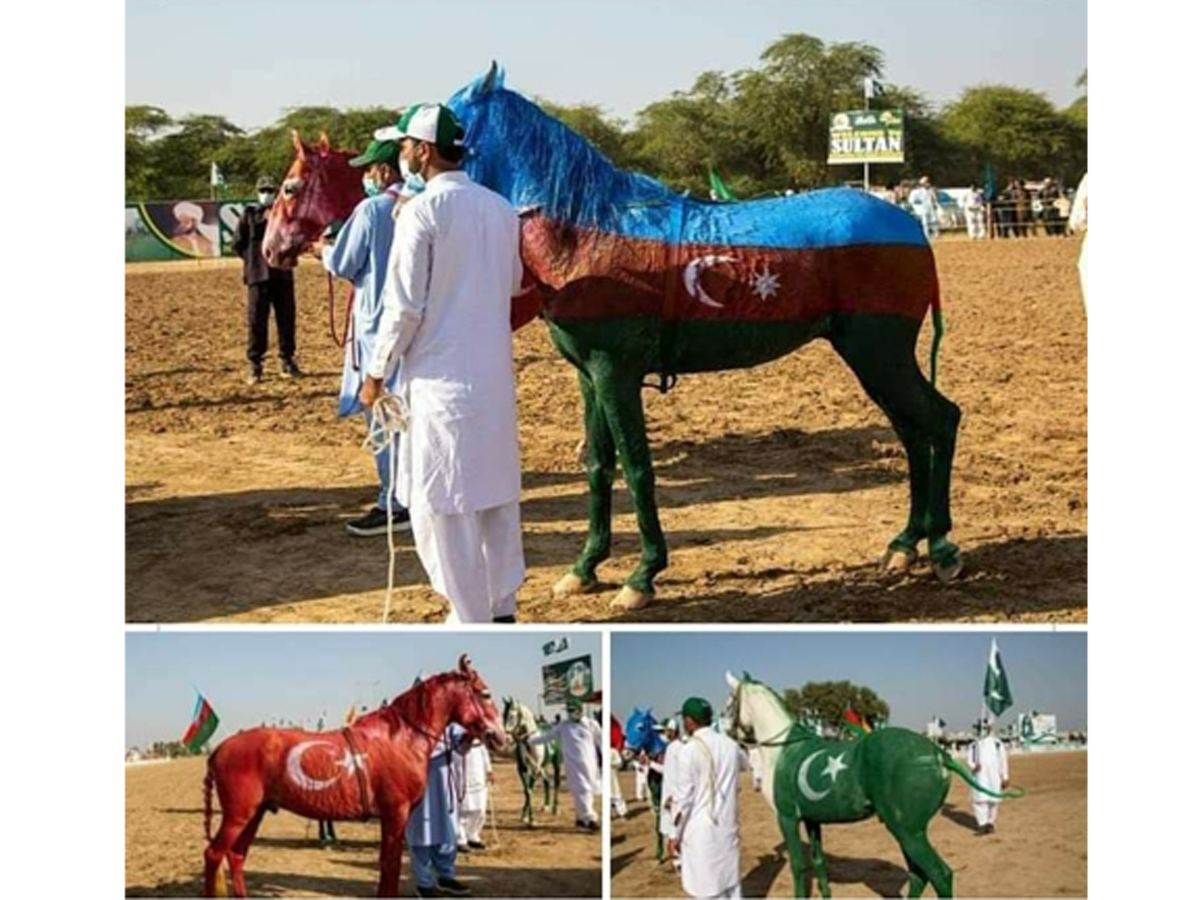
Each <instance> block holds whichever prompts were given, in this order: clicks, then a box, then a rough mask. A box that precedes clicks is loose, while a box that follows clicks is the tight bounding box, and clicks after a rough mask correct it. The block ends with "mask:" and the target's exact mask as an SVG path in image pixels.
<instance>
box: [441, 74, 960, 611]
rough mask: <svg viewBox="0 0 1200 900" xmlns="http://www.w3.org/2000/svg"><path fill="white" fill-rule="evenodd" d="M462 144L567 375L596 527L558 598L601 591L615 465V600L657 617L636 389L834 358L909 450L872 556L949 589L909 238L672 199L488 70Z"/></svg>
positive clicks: (835, 201)
mask: <svg viewBox="0 0 1200 900" xmlns="http://www.w3.org/2000/svg"><path fill="white" fill-rule="evenodd" d="M449 104H450V106H451V107H452V108H453V109H454V111H455V112H456V113H457V114H458V116H459V118H460V119H461V120H462V122H463V125H464V127H465V128H466V144H467V146H468V147H469V148H470V156H469V159H468V161H467V163H466V169H467V171H468V173H469V174H470V175H471V177H472V178H473V179H474V180H475V181H477V182H479V183H481V184H483V185H485V186H487V187H489V188H491V189H492V190H495V191H497V192H498V193H500V194H501V195H503V196H504V197H506V198H507V199H508V200H509V201H510V202H511V203H513V205H514V206H515V207H517V209H518V210H519V211H520V212H521V213H522V256H523V258H524V261H525V265H526V267H527V268H528V269H529V271H530V273H531V274H532V275H533V276H534V278H536V280H537V282H538V284H539V286H540V288H541V292H542V297H543V299H544V305H543V307H542V310H541V314H542V316H543V317H544V318H545V320H546V322H547V323H548V325H549V327H550V336H551V339H552V340H553V342H554V345H555V347H556V348H557V349H558V350H559V352H560V353H561V354H562V355H563V356H564V357H565V358H566V359H567V360H569V361H570V362H571V363H572V364H573V365H574V366H575V367H576V369H577V370H578V375H579V386H580V390H581V391H582V394H583V408H584V428H585V430H586V435H587V445H586V446H587V460H586V462H587V479H588V488H589V496H590V499H589V528H588V535H587V539H586V541H585V542H584V545H583V548H582V550H581V552H580V555H579V557H578V559H577V560H576V562H575V564H574V566H573V568H572V570H571V571H570V572H569V573H568V574H567V575H565V576H564V577H563V578H562V579H561V580H560V581H559V582H558V584H557V585H556V586H555V593H556V594H557V595H560V596H562V595H568V594H575V593H582V592H587V591H590V590H593V589H595V588H596V587H597V586H598V581H597V577H596V568H597V566H598V565H599V564H600V563H601V562H602V561H604V560H605V559H607V558H608V556H609V555H610V552H611V545H612V525H611V517H612V490H613V480H614V477H615V473H616V467H617V463H618V461H619V462H620V466H621V470H622V472H623V473H624V477H625V481H626V483H627V484H628V487H629V490H630V493H631V495H632V497H633V503H634V508H635V510H636V514H637V525H638V531H639V533H640V537H641V558H640V561H639V562H638V565H637V567H636V568H635V569H634V571H633V572H632V573H631V574H630V576H629V577H628V579H627V580H626V582H625V585H624V587H623V588H622V591H621V593H620V594H619V595H618V596H617V598H615V600H614V605H615V606H616V607H618V608H620V609H627V610H628V609H636V608H638V607H640V606H643V605H645V604H646V603H648V602H650V600H651V599H652V596H653V592H654V579H655V576H656V575H658V573H660V572H661V571H662V570H663V569H664V568H665V567H666V565H667V544H666V539H665V538H664V536H663V530H662V526H661V525H660V523H659V516H658V507H657V504H656V502H655V492H654V469H653V463H652V460H651V453H650V445H649V442H648V440H647V437H646V422H645V416H644V412H643V408H642V397H641V390H642V388H643V386H644V383H645V382H646V379H647V378H648V377H650V378H656V379H657V380H658V384H657V386H658V387H660V389H662V390H666V389H667V387H668V386H669V385H670V384H671V383H672V382H673V381H674V380H675V378H676V376H678V375H680V374H685V373H691V372H712V371H717V370H724V369H737V368H747V367H750V366H756V365H760V364H762V363H766V362H769V361H771V360H774V359H778V358H780V357H782V356H784V355H786V354H788V353H791V352H792V351H793V350H795V349H797V348H798V347H800V346H802V345H804V344H806V343H808V342H809V341H812V340H814V339H816V338H824V339H825V340H828V341H829V342H830V343H831V344H832V345H833V347H834V349H835V350H836V351H837V352H838V354H839V355H840V356H841V357H842V359H843V360H845V362H846V363H847V364H848V365H849V366H850V368H851V369H852V370H853V372H854V374H855V375H856V376H857V377H858V379H859V381H860V383H861V384H862V386H863V388H864V389H865V390H866V392H867V394H868V395H869V396H870V397H871V399H872V400H874V401H875V403H876V404H878V405H879V407H880V408H881V409H882V410H883V412H884V413H885V414H886V415H887V417H888V419H889V420H890V422H891V424H892V426H893V428H894V429H895V431H896V433H897V435H898V436H899V438H900V441H901V443H902V444H903V445H904V449H905V452H906V454H907V457H908V468H909V497H910V502H909V515H908V523H907V525H906V526H905V527H904V528H903V530H901V531H900V533H899V534H897V535H896V536H895V538H893V539H892V541H891V542H890V544H889V545H888V547H887V550H886V552H885V554H884V556H883V562H882V565H883V566H884V567H886V566H887V565H888V563H889V561H890V560H891V559H892V557H893V556H897V555H898V556H899V557H900V558H901V560H902V561H903V562H904V564H905V565H909V564H911V563H912V562H913V561H914V560H915V559H916V557H917V549H918V545H919V544H920V543H921V542H922V541H924V542H925V543H926V544H927V545H928V550H929V556H930V559H931V561H932V563H933V567H934V570H935V571H936V573H937V574H938V576H939V577H940V578H942V579H943V580H949V579H951V578H954V577H956V576H957V575H958V573H959V572H960V570H961V568H962V560H961V556H960V553H959V550H958V548H957V547H956V546H955V545H954V544H952V543H951V542H950V541H949V539H948V537H947V535H948V534H949V532H950V528H951V521H950V475H951V466H952V462H953V457H954V444H955V439H956V435H957V430H958V423H959V419H960V415H961V414H960V412H959V409H958V407H957V406H955V405H954V404H953V403H952V402H951V401H950V400H948V399H946V398H945V397H944V396H942V394H940V393H939V392H938V391H937V390H936V388H935V387H934V386H933V383H932V381H931V380H930V379H927V378H926V377H925V375H924V374H923V373H922V371H921V369H920V367H919V366H918V364H917V361H916V358H915V348H916V342H917V336H918V334H919V332H920V330H921V326H922V322H923V321H924V318H925V315H926V313H927V312H930V311H931V310H932V316H933V322H934V334H935V338H934V354H933V360H931V376H932V375H933V373H934V372H935V371H936V369H935V366H936V352H937V344H938V338H939V337H940V333H941V319H940V313H939V306H938V302H939V301H938V284H937V272H936V269H935V266H934V260H933V253H932V251H931V249H930V247H929V244H928V242H927V241H926V239H925V236H924V234H923V233H922V230H921V226H920V224H919V223H918V222H917V221H916V219H914V218H913V217H912V216H911V215H909V214H908V213H906V212H904V211H903V210H901V209H899V208H897V207H895V206H892V205H891V204H888V203H885V202H883V201H881V200H877V199H875V198H873V197H871V196H869V195H867V194H865V193H863V192H861V191H853V190H847V189H838V190H824V191H814V192H812V193H808V194H803V195H799V196H794V197H784V198H772V199H764V200H755V201H749V202H744V203H710V202H705V201H701V200H695V199H691V198H688V197H686V196H681V195H679V194H675V193H673V192H672V191H670V190H669V189H668V188H667V187H665V186H664V185H663V184H661V183H660V182H658V181H655V180H653V179H651V178H648V177H646V176H644V175H639V174H635V173H632V172H625V171H622V170H620V169H617V168H616V167H615V166H613V165H612V164H611V163H610V162H609V161H608V160H607V159H605V158H604V156H603V155H602V154H600V152H599V151H598V150H596V148H595V147H593V146H592V145H591V144H590V143H588V142H587V141H586V140H585V139H584V138H582V137H580V136H579V135H578V134H576V133H574V132H572V131H571V130H570V129H569V128H567V127H566V126H565V125H563V124H562V123H561V122H559V121H557V120H555V119H553V118H552V117H550V116H548V115H546V114H545V113H543V112H542V111H541V110H540V109H539V108H538V107H537V106H536V105H534V104H533V103H531V102H530V101H528V100H526V99H525V98H523V97H521V96H520V95H519V94H516V93H514V92H513V91H510V90H507V89H505V88H504V86H503V76H502V74H501V73H500V72H499V71H498V69H497V68H496V66H495V65H494V64H493V66H492V69H491V70H490V71H489V72H488V73H487V74H486V75H484V76H482V77H480V78H478V79H476V80H475V81H474V82H472V83H471V84H469V85H467V86H466V87H464V88H462V89H461V90H460V91H458V92H457V93H456V94H455V95H454V96H453V97H452V98H451V99H450V101H449Z"/></svg>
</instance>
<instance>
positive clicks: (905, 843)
mask: <svg viewBox="0 0 1200 900" xmlns="http://www.w3.org/2000/svg"><path fill="white" fill-rule="evenodd" d="M725 680H726V681H727V682H728V683H729V686H730V688H731V690H732V693H731V694H730V695H729V700H728V702H727V703H726V705H725V711H724V717H723V718H724V720H725V721H728V722H729V725H730V731H731V733H732V734H731V736H732V737H734V738H735V739H736V740H738V741H740V742H741V743H743V744H751V745H754V746H757V747H759V748H761V752H762V754H763V788H762V791H763V796H764V797H766V798H767V801H768V802H769V803H770V804H771V808H772V809H773V810H774V811H775V816H776V818H777V820H778V822H779V830H780V831H781V832H782V833H783V839H784V841H785V842H786V843H787V852H788V858H789V860H790V862H791V869H792V883H793V888H794V893H795V896H797V897H803V896H805V894H806V891H805V887H804V885H805V882H804V878H805V865H804V848H803V846H802V845H801V843H800V824H801V823H803V824H804V828H805V830H806V831H807V833H808V841H809V850H810V852H811V856H812V868H813V871H814V872H815V874H816V877H817V884H818V887H819V888H820V891H821V896H822V897H828V896H830V893H829V873H828V872H827V871H826V867H825V853H824V850H823V849H822V846H821V826H822V825H826V824H834V823H840V822H858V821H861V820H863V819H868V818H870V817H871V816H876V815H877V816H879V819H880V821H882V822H883V824H884V826H885V827H886V828H887V830H888V831H889V832H891V834H892V837H894V838H895V839H896V840H897V841H898V842H899V844H900V849H901V850H902V851H903V853H904V861H905V863H906V864H907V866H908V896H910V897H919V896H921V894H922V893H923V892H924V890H925V886H926V884H927V883H928V884H931V885H933V889H934V890H935V891H936V892H937V895H938V896H939V897H952V896H954V873H953V872H952V871H951V869H950V866H949V865H947V864H946V861H945V860H943V859H942V858H941V856H939V855H938V852H937V851H936V850H935V849H933V845H932V844H930V843H929V837H928V835H927V834H926V831H927V829H928V826H929V820H930V819H932V818H933V817H934V816H935V815H936V814H937V812H938V810H939V809H941V806H942V803H944V802H945V800H946V795H947V793H948V792H949V790H950V773H951V772H953V773H954V774H956V775H958V776H959V777H961V778H962V779H963V780H964V781H966V782H967V784H969V785H970V786H971V787H973V788H974V789H975V790H977V791H981V792H983V793H985V794H989V795H991V796H994V797H1020V796H1022V795H1023V793H1024V792H1023V791H1019V790H1014V791H1005V792H1003V793H1001V794H996V793H994V792H992V791H989V790H987V789H986V788H984V787H983V786H982V785H980V784H979V783H978V782H976V781H975V779H974V778H972V777H971V774H970V772H968V771H967V769H966V768H965V767H964V766H963V765H962V764H961V763H960V762H958V760H956V759H954V757H952V756H951V755H950V754H949V753H947V752H946V751H945V750H943V749H942V748H941V747H939V746H938V745H937V744H935V743H933V741H931V740H929V739H928V738H926V737H923V736H922V735H919V734H917V733H916V732H913V731H909V730H908V729H906V728H883V729H880V730H878V731H872V732H870V733H868V734H867V735H865V736H864V737H861V738H856V739H853V740H849V741H831V740H825V739H823V738H821V737H820V736H819V735H818V734H816V733H815V732H813V731H811V730H809V728H806V727H804V726H801V725H800V724H798V723H797V722H796V721H795V720H794V719H793V718H792V716H791V715H790V714H789V713H788V711H787V709H786V708H785V707H784V705H783V701H782V700H781V699H780V698H779V695H778V694H776V693H775V692H774V691H773V690H771V689H770V688H769V687H767V686H766V685H764V684H761V683H759V682H757V681H755V680H754V679H752V678H751V677H750V676H749V675H744V676H743V677H742V679H741V680H740V681H739V680H738V679H737V678H735V677H734V676H733V675H731V674H729V673H726V675H725Z"/></svg>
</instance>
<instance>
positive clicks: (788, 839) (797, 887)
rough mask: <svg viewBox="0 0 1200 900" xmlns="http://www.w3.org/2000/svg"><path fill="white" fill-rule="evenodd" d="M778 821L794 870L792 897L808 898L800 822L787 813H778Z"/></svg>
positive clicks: (789, 860)
mask: <svg viewBox="0 0 1200 900" xmlns="http://www.w3.org/2000/svg"><path fill="white" fill-rule="evenodd" d="M776 820H777V821H778V823H779V830H780V832H782V834H783V840H784V843H785V844H786V845H787V855H788V863H789V864H790V866H791V869H792V896H793V897H807V896H808V885H807V884H805V872H804V844H802V843H801V842H800V820H799V819H798V818H796V817H794V816H790V815H787V814H785V813H782V812H781V813H778V814H777V815H776Z"/></svg>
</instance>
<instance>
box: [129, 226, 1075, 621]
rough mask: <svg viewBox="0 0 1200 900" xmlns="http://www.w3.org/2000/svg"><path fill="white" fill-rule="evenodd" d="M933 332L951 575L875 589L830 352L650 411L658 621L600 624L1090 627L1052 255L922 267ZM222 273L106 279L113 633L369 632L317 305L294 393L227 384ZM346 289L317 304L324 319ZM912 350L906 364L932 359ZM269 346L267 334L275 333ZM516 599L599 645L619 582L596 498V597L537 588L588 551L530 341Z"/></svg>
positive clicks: (400, 579)
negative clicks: (114, 484)
mask: <svg viewBox="0 0 1200 900" xmlns="http://www.w3.org/2000/svg"><path fill="white" fill-rule="evenodd" d="M936 253H937V261H938V268H939V272H940V274H941V281H942V293H943V298H944V306H945V310H946V319H947V329H948V331H947V336H946V340H945V342H944V344H943V350H942V358H941V364H940V366H939V382H940V384H939V386H940V387H941V389H942V390H943V391H944V392H945V393H946V394H947V395H948V396H950V397H951V398H952V399H954V400H955V401H956V402H957V403H958V404H959V405H960V406H961V407H962V409H963V412H964V418H963V423H962V428H961V431H960V433H959V441H958V455H957V459H956V467H955V475H954V482H953V512H954V521H955V531H954V534H953V539H954V540H955V541H956V542H957V543H959V544H960V546H961V547H962V548H963V551H964V560H965V564H966V568H965V572H964V576H963V577H962V579H961V580H959V581H958V582H956V583H955V584H953V585H951V586H948V587H947V586H943V585H941V584H939V583H937V581H936V579H934V578H933V576H932V574H931V572H930V570H929V568H928V566H927V565H921V566H918V567H917V568H916V569H915V570H914V571H913V572H912V573H911V574H909V575H900V574H889V575H888V576H880V575H879V574H878V572H877V568H876V565H875V562H876V559H877V558H878V556H879V554H880V552H881V551H882V549H883V548H884V546H885V545H886V543H887V541H888V539H889V538H890V537H891V536H892V535H893V534H895V533H896V532H897V531H899V529H900V528H901V526H902V525H903V523H904V520H905V518H906V514H907V502H908V501H907V497H908V492H907V484H906V480H905V478H906V476H905V465H904V460H903V455H902V451H901V447H900V445H899V443H898V441H897V440H896V438H895V436H894V435H893V434H892V432H891V430H890V428H889V427H888V425H887V422H886V420H885V419H884V417H883V415H882V413H880V412H879V410H878V409H876V408H875V406H874V405H873V404H872V403H871V402H870V401H869V400H868V399H867V397H866V396H865V395H864V394H863V392H862V390H861V389H860V388H859V386H858V384H857V382H856V381H855V380H854V378H853V376H852V375H851V373H850V371H849V370H848V369H847V368H846V366H845V365H844V364H843V363H842V362H841V361H840V360H839V359H838V358H837V357H836V356H835V355H834V353H833V351H832V350H831V349H830V347H829V346H828V345H827V344H826V343H824V342H816V343H814V344H811V345H809V346H807V347H805V348H804V349H802V350H801V351H800V352H797V353H794V354H792V355H791V356H788V357H786V358H784V359H781V360H778V361H776V362H774V363H771V364H769V365H765V366H762V367H759V368H757V369H753V370H748V371H747V370H743V371H732V372H722V373H714V374H707V375H695V376H689V377H684V378H682V379H680V382H679V385H678V387H677V388H676V389H675V390H673V391H672V392H671V393H669V394H668V395H665V396H661V395H659V394H658V393H656V392H652V391H647V392H646V393H645V399H646V406H647V417H648V422H649V427H650V434H651V440H652V443H653V447H654V457H655V461H656V465H657V470H656V471H657V477H658V499H659V503H660V508H661V515H662V520H663V525H664V528H665V530H666V533H667V539H668V542H669V545H670V550H671V565H670V567H669V568H668V569H667V570H666V572H664V573H663V575H662V576H660V578H659V580H658V599H657V602H656V603H655V604H653V605H652V606H650V607H649V608H647V609H645V610H642V611H640V612H637V613H631V614H625V615H624V616H622V617H621V618H620V619H619V620H621V621H674V622H691V621H695V622H721V621H746V622H750V621H800V622H804V621H857V622H884V621H997V620H999V621H1072V622H1080V621H1085V620H1086V618H1087V326H1086V319H1085V317H1084V313H1083V308H1082V304H1081V301H1080V294H1079V287H1078V280H1077V275H1076V270H1075V260H1076V256H1077V253H1078V243H1077V241H1076V240H1074V239H1065V240H1064V239H1053V238H1035V239H1028V240H1021V241H991V242H979V243H971V242H966V241H948V242H945V243H943V244H940V245H938V247H937V249H936ZM242 290H243V289H242V287H241V284H240V278H239V271H238V269H237V268H236V266H229V265H225V266H207V267H197V266H193V265H190V264H187V263H182V264H179V266H177V267H174V268H171V267H168V266H148V267H144V266H129V267H127V270H126V310H127V325H126V350H125V352H126V499H127V513H126V551H127V552H126V576H127V584H126V598H127V599H126V613H127V619H128V620H129V621H134V622H176V621H200V620H210V621H211V620H224V621H254V622H268V621H272V622H274V621H309V622H371V621H378V618H379V616H380V613H381V611H382V607H383V587H384V584H385V579H386V566H387V553H386V547H385V541H384V540H383V539H382V538H378V539H356V538H352V537H350V536H348V535H347V534H346V533H345V531H344V528H343V526H344V523H345V521H346V520H347V519H350V518H352V517H354V516H355V515H357V514H359V513H360V511H361V510H362V509H363V508H364V507H365V506H367V505H369V504H370V503H371V502H372V500H373V499H374V494H375V487H374V486H373V484H372V481H373V477H374V468H373V465H372V462H371V461H370V459H369V457H368V455H367V453H366V452H365V451H363V450H361V449H360V448H359V442H360V440H361V438H362V435H363V425H362V423H361V422H360V421H339V420H338V419H337V418H336V417H335V414H334V407H335V398H336V394H337V385H338V383H339V378H340V372H341V352H340V351H339V350H338V349H337V348H336V347H334V346H333V344H332V342H331V340H330V338H329V337H328V334H327V326H326V311H325V281H324V278H323V276H322V274H321V273H320V271H319V269H318V268H317V267H316V266H315V264H314V265H306V266H305V267H304V268H302V269H301V271H300V272H299V275H298V280H297V295H298V298H299V306H300V312H299V320H300V324H299V346H300V354H299V359H300V362H301V364H302V366H303V367H304V368H305V369H306V371H307V372H308V373H309V375H308V377H306V378H303V379H300V380H298V381H295V382H289V381H286V380H284V379H282V378H280V377H278V376H277V375H276V374H275V370H274V365H273V363H272V365H271V366H270V367H269V368H268V379H267V381H266V382H265V383H264V384H263V385H261V386H259V387H256V388H251V387H248V386H246V385H245V384H244V383H243V378H244V375H245V362H244V359H243V346H244V335H243V331H244V328H243V312H242V306H243V301H242V296H243V293H242ZM340 296H341V290H340V289H339V303H340ZM928 340H929V328H928V327H926V329H925V331H924V334H923V339H922V343H921V347H920V351H919V352H920V358H921V359H922V364H924V363H925V361H927V359H928ZM272 342H274V336H273V335H272ZM515 359H516V366H517V370H518V373H519V374H518V379H519V383H518V390H519V408H520V421H521V440H522V457H523V467H524V492H523V504H522V515H523V519H524V528H525V551H526V557H527V561H528V564H529V577H528V580H527V582H526V584H525V586H524V588H523V589H522V591H521V594H520V616H521V617H522V619H524V620H525V621H602V620H613V614H612V613H611V612H610V610H609V607H608V599H609V597H610V596H611V595H612V593H613V592H614V591H615V590H616V589H617V588H618V587H619V585H620V583H621V581H622V580H623V578H624V577H625V576H626V575H627V574H628V573H629V572H630V571H631V570H632V568H633V567H634V565H635V559H636V555H637V553H638V542H637V533H636V529H635V527H634V520H633V516H632V512H631V505H630V503H629V500H628V496H627V493H626V492H625V490H624V486H623V484H618V497H617V502H616V511H617V517H616V519H615V522H614V533H615V543H614V557H613V559H611V560H610V561H609V562H607V563H606V564H605V565H604V566H602V567H601V569H600V576H601V578H602V579H603V581H604V586H605V590H604V592H603V593H600V594H597V595H591V596H584V597H578V598H573V599H570V600H566V601H556V600H554V599H552V598H551V596H550V587H551V585H552V584H553V583H554V581H555V580H556V579H557V578H558V577H559V576H560V575H561V574H563V573H564V572H565V571H566V570H567V569H568V568H569V567H570V565H571V563H572V562H573V560H574V558H575V556H576V554H577V553H578V550H579V547H580V545H581V544H582V540H583V536H584V532H585V529H586V484H585V481H584V476H583V473H582V471H581V469H580V467H579V465H578V464H577V463H576V461H575V446H576V443H577V442H578V440H579V439H580V437H581V426H580V418H581V405H580V400H579V396H578V391H577V389H576V384H575V374H574V371H573V369H571V367H570V366H569V365H568V364H567V363H565V362H564V361H563V360H561V359H560V358H559V357H558V356H557V355H556V353H555V352H554V350H553V348H552V347H551V346H550V343H549V340H548V338H547V333H546V329H545V327H544V325H542V323H540V322H534V323H533V324H531V325H530V326H527V327H526V328H525V329H523V330H522V331H521V332H519V333H518V335H517V337H516V341H515ZM400 547H401V550H400V558H399V562H398V566H397V584H398V585H399V592H398V595H397V598H398V599H397V600H396V602H395V604H394V607H393V614H392V617H393V619H394V620H396V621H416V622H439V621H441V620H442V619H443V618H444V616H445V609H444V606H443V604H442V602H441V601H440V600H439V599H438V598H437V597H436V595H434V594H433V593H432V592H431V591H430V590H429V589H428V588H427V587H426V586H425V579H424V574H423V572H422V571H421V568H420V564H419V562H418V561H417V559H416V556H415V554H414V552H413V550H412V544H411V540H409V539H407V538H406V539H404V540H402V541H401V543H400Z"/></svg>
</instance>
